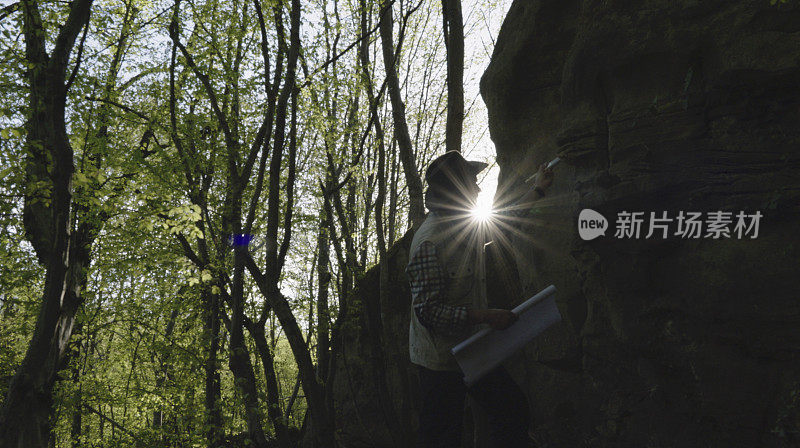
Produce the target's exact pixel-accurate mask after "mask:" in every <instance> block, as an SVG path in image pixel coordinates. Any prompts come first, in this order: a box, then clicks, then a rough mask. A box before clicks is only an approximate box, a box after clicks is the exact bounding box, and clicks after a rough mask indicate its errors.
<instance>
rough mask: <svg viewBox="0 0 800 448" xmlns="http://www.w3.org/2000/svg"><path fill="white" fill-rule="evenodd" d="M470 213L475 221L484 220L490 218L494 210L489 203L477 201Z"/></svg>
mask: <svg viewBox="0 0 800 448" xmlns="http://www.w3.org/2000/svg"><path fill="white" fill-rule="evenodd" d="M470 214H471V215H472V218H473V219H475V220H476V221H480V222H486V221H488V220H490V219H491V218H492V215H493V214H494V211H493V210H492V206H491V204H487V203H485V202H478V203H477V204H475V208H473V209H472V210H471V211H470Z"/></svg>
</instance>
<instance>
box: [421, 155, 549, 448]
mask: <svg viewBox="0 0 800 448" xmlns="http://www.w3.org/2000/svg"><path fill="white" fill-rule="evenodd" d="M486 167H487V164H486V163H483V162H478V161H467V160H466V159H464V157H463V156H462V155H461V153H459V152H457V151H448V152H446V153H445V154H443V155H442V156H439V157H438V158H436V159H435V160H433V161H432V162H431V164H430V165H429V166H428V169H427V170H426V172H425V180H426V181H427V183H428V189H427V191H426V193H425V203H426V206H427V208H428V210H429V213H428V215H427V217H426V219H425V220H424V222H423V223H422V225H421V226H420V227H419V229H418V230H417V231H416V233H415V234H414V238H413V240H412V242H411V248H410V251H409V254H410V260H409V263H408V266H407V267H406V274H407V276H408V279H409V282H410V285H411V295H412V305H411V308H412V309H411V323H410V327H409V352H410V353H409V354H410V357H411V362H412V363H413V364H415V365H416V366H417V369H418V372H419V382H420V394H421V400H420V402H421V409H420V413H419V431H418V443H417V446H418V447H426V448H427V447H458V446H460V442H461V437H462V426H463V410H464V403H465V397H466V394H469V396H470V397H472V399H473V401H474V402H476V403H478V405H479V406H481V408H482V409H483V410H484V411H485V413H486V415H487V418H488V424H489V439H490V440H491V442H492V443H493V445H494V446H496V447H502V448H513V447H524V446H528V444H529V443H530V442H529V436H528V423H529V408H528V403H527V400H526V398H525V395H524V393H523V392H522V391H521V390H520V388H519V386H517V385H516V383H515V382H514V381H513V380H512V379H511V377H510V376H509V374H508V372H506V370H505V369H504V368H503V367H502V366H501V367H498V368H497V369H494V370H493V371H492V372H490V373H489V374H487V375H486V376H485V377H483V378H482V379H481V380H479V381H478V382H476V383H475V384H473V385H472V386H470V387H467V386H466V385H465V384H464V381H463V375H462V373H461V371H460V370H459V368H458V365H457V363H456V361H455V358H454V357H453V355H452V354H451V353H450V350H451V349H452V348H453V347H454V346H455V345H456V344H457V343H459V342H461V341H463V340H464V339H466V338H467V337H469V336H470V335H471V334H472V333H474V332H475V331H477V330H478V329H480V328H481V326H485V325H488V326H490V327H492V328H494V329H497V330H502V329H505V328H508V327H509V326H511V325H512V324H513V323H514V321H515V320H516V319H517V316H516V315H515V314H514V313H512V312H511V311H509V310H505V309H491V308H488V305H487V297H486V291H485V282H486V275H485V266H484V262H483V246H484V244H485V243H486V242H487V241H485V239H486V238H485V237H484V234H485V233H486V232H482V231H481V228H482V227H481V225H480V223H478V222H477V221H476V220H474V219H471V217H470V213H469V212H470V210H471V209H473V208H474V207H475V204H476V200H477V197H478V193H479V192H480V188H479V187H478V184H477V176H478V174H479V173H480V172H481V171H483V170H484V169H485V168H486ZM552 181H553V174H552V171H551V170H548V169H546V168H545V166H544V165H542V166H541V167H540V168H539V172H538V176H537V180H536V182H535V184H534V188H532V189H531V190H530V191H528V193H526V194H525V195H524V196H523V197H522V198H521V199H520V200H519V201H518V202H517V207H516V209H517V210H525V209H526V207H527V208H528V209H529V208H530V207H529V206H530V205H532V202H533V201H534V200H536V199H538V198H541V197H542V196H544V194H545V190H546V189H547V188H548V187H549V186H550V184H551V183H552Z"/></svg>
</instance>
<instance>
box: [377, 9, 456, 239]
mask: <svg viewBox="0 0 800 448" xmlns="http://www.w3.org/2000/svg"><path fill="white" fill-rule="evenodd" d="M392 23H393V19H392V2H388V1H384V2H382V4H381V17H380V31H381V47H382V48H383V64H384V68H385V69H386V83H387V88H388V90H389V98H390V100H391V102H392V118H393V119H394V138H395V139H396V140H397V145H398V148H399V150H400V161H401V162H402V164H403V171H404V172H405V175H406V186H407V187H408V197H409V201H410V202H409V212H408V217H409V220H410V221H411V223H412V224H414V225H419V224H422V220H423V219H425V205H424V202H423V199H422V180H421V179H420V176H419V172H417V163H416V161H415V160H414V148H413V146H412V144H411V136H410V134H409V133H408V123H407V122H406V106H405V104H403V97H402V94H401V92H400V81H399V80H398V77H397V63H396V61H395V57H394V55H395V51H394V42H393V37H392V34H393V33H392ZM362 32H363V31H362ZM462 102H463V101H462Z"/></svg>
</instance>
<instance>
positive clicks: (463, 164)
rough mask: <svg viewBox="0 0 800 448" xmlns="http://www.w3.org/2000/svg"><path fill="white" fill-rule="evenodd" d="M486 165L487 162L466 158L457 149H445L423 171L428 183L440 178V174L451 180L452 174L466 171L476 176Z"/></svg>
mask: <svg viewBox="0 0 800 448" xmlns="http://www.w3.org/2000/svg"><path fill="white" fill-rule="evenodd" d="M488 166H489V164H488V163H485V162H479V161H477V160H467V159H465V158H464V156H462V155H461V153H460V152H458V151H447V152H446V153H444V154H442V155H440V156H439V157H437V158H435V159H433V161H432V162H431V164H430V165H428V169H427V170H426V171H425V180H426V181H428V182H429V183H430V182H436V180H438V179H442V176H445V177H447V178H450V179H451V180H452V179H453V177H454V176H463V175H464V174H467V173H468V174H473V175H475V176H477V175H478V173H480V172H481V171H483V170H485V169H486V167H488Z"/></svg>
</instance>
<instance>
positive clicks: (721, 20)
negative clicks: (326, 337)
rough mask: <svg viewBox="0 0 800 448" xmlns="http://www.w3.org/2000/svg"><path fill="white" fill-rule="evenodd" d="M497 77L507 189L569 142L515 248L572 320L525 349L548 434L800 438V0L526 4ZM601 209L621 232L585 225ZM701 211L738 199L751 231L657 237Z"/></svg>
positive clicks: (538, 421) (754, 440)
mask: <svg viewBox="0 0 800 448" xmlns="http://www.w3.org/2000/svg"><path fill="white" fill-rule="evenodd" d="M779 3H780V2H779ZM481 92H482V95H483V98H484V100H485V102H486V104H487V106H488V110H489V121H490V123H489V124H490V131H491V135H492V139H493V140H494V142H495V145H496V147H497V156H498V162H499V164H500V167H501V177H500V189H499V190H500V191H514V190H518V189H520V188H523V187H521V185H522V182H521V179H524V178H525V177H527V176H529V175H530V174H532V173H533V172H534V171H535V170H534V169H533V167H534V166H536V165H538V164H540V163H543V162H546V161H547V160H549V159H551V158H553V157H554V156H555V155H556V154H557V153H564V154H565V155H566V156H567V157H566V159H567V162H566V163H562V164H561V165H559V166H558V167H557V168H556V180H555V183H554V185H553V187H552V188H551V189H550V190H549V191H548V197H547V198H546V199H543V200H542V201H541V202H540V203H539V205H538V206H537V208H536V209H535V210H534V212H533V213H534V216H533V217H532V219H531V222H530V223H529V224H527V225H526V226H525V228H524V230H523V232H522V233H520V234H516V235H515V236H514V239H515V241H514V244H513V247H515V248H516V250H515V251H514V253H515V257H516V261H517V265H518V266H519V267H520V278H521V280H522V283H523V288H524V289H525V292H526V293H531V292H534V291H536V290H539V289H541V288H543V287H545V286H546V285H548V284H551V283H552V284H555V285H556V287H557V288H558V290H559V298H558V300H557V302H558V305H559V309H560V310H561V313H562V315H563V316H564V321H563V323H562V324H559V325H558V326H557V327H554V328H552V329H550V330H548V332H546V333H545V334H543V335H542V337H540V338H539V339H537V341H535V342H534V343H532V344H531V345H530V346H529V347H527V348H526V349H525V350H524V353H522V354H521V355H520V356H519V357H518V358H517V359H515V360H513V362H512V363H511V369H512V373H513V374H515V375H516V377H517V378H518V379H520V380H521V382H522V383H523V384H524V385H525V388H526V391H527V392H528V396H529V398H530V401H531V404H532V409H533V414H534V422H533V426H534V428H535V431H536V434H537V437H538V439H539V442H540V445H541V446H548V447H568V446H574V447H582V446H597V447H604V446H620V447H698V446H703V447H755V446H769V447H784V446H785V447H789V446H800V239H798V232H800V225H798V222H800V221H799V219H800V9H798V3H797V2H792V1H790V2H788V3H787V4H779V5H777V6H772V5H770V2H769V1H767V0H757V1H739V2H729V1H713V0H711V1H691V0H685V1H667V0H660V1H659V0H655V1H648V2H633V1H622V0H617V1H615V0H610V1H564V0H548V1H521V0H517V1H515V2H514V4H513V5H512V6H511V9H510V11H509V13H508V16H507V18H506V20H505V22H504V24H503V27H502V30H501V32H500V35H499V37H498V39H497V46H496V48H495V50H494V54H493V56H492V62H491V65H490V66H489V68H488V70H487V71H486V73H485V74H484V77H483V79H482V82H481ZM584 208H591V209H594V210H596V211H598V212H600V213H601V214H603V215H604V216H605V217H606V218H608V220H609V226H610V228H609V230H608V231H607V233H606V235H605V236H601V237H599V238H597V239H594V240H591V241H583V240H582V239H580V238H579V236H578V230H577V216H578V213H579V211H580V210H582V209H584ZM622 211H628V212H636V211H641V212H645V213H644V218H645V219H644V223H643V225H642V230H641V232H642V233H641V235H640V236H639V238H638V239H637V238H616V237H615V235H614V233H615V225H616V221H617V217H618V215H619V213H620V212H622ZM681 211H683V212H684V213H688V212H702V214H703V215H702V220H703V221H705V220H706V219H707V218H708V215H707V213H709V212H716V211H723V212H732V213H733V216H732V219H733V223H732V224H731V225H730V229H731V236H730V237H729V238H725V237H722V238H719V239H714V238H711V237H706V236H705V234H706V232H707V228H704V229H703V230H702V233H703V234H702V235H701V237H700V238H696V239H694V238H682V237H681V236H676V235H674V232H675V231H676V230H677V222H675V221H673V222H672V223H671V224H670V226H671V227H670V228H669V235H668V236H667V237H666V238H663V237H662V234H661V232H660V231H656V233H655V234H654V235H653V236H652V237H650V238H645V237H646V235H647V234H648V230H649V229H648V227H647V226H648V223H649V218H650V212H656V213H657V217H661V216H662V215H661V214H662V213H663V212H667V216H668V217H671V218H673V219H674V218H676V217H677V216H678V213H679V212H681ZM739 211H744V212H745V213H747V214H753V213H756V212H760V213H761V214H762V217H761V220H760V228H759V233H758V236H757V238H754V239H753V238H751V237H750V236H751V235H752V232H751V234H750V235H748V236H745V237H743V238H741V239H740V238H738V237H737V235H736V234H735V233H734V232H733V229H734V225H735V224H736V215H737V214H738V212H739Z"/></svg>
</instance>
